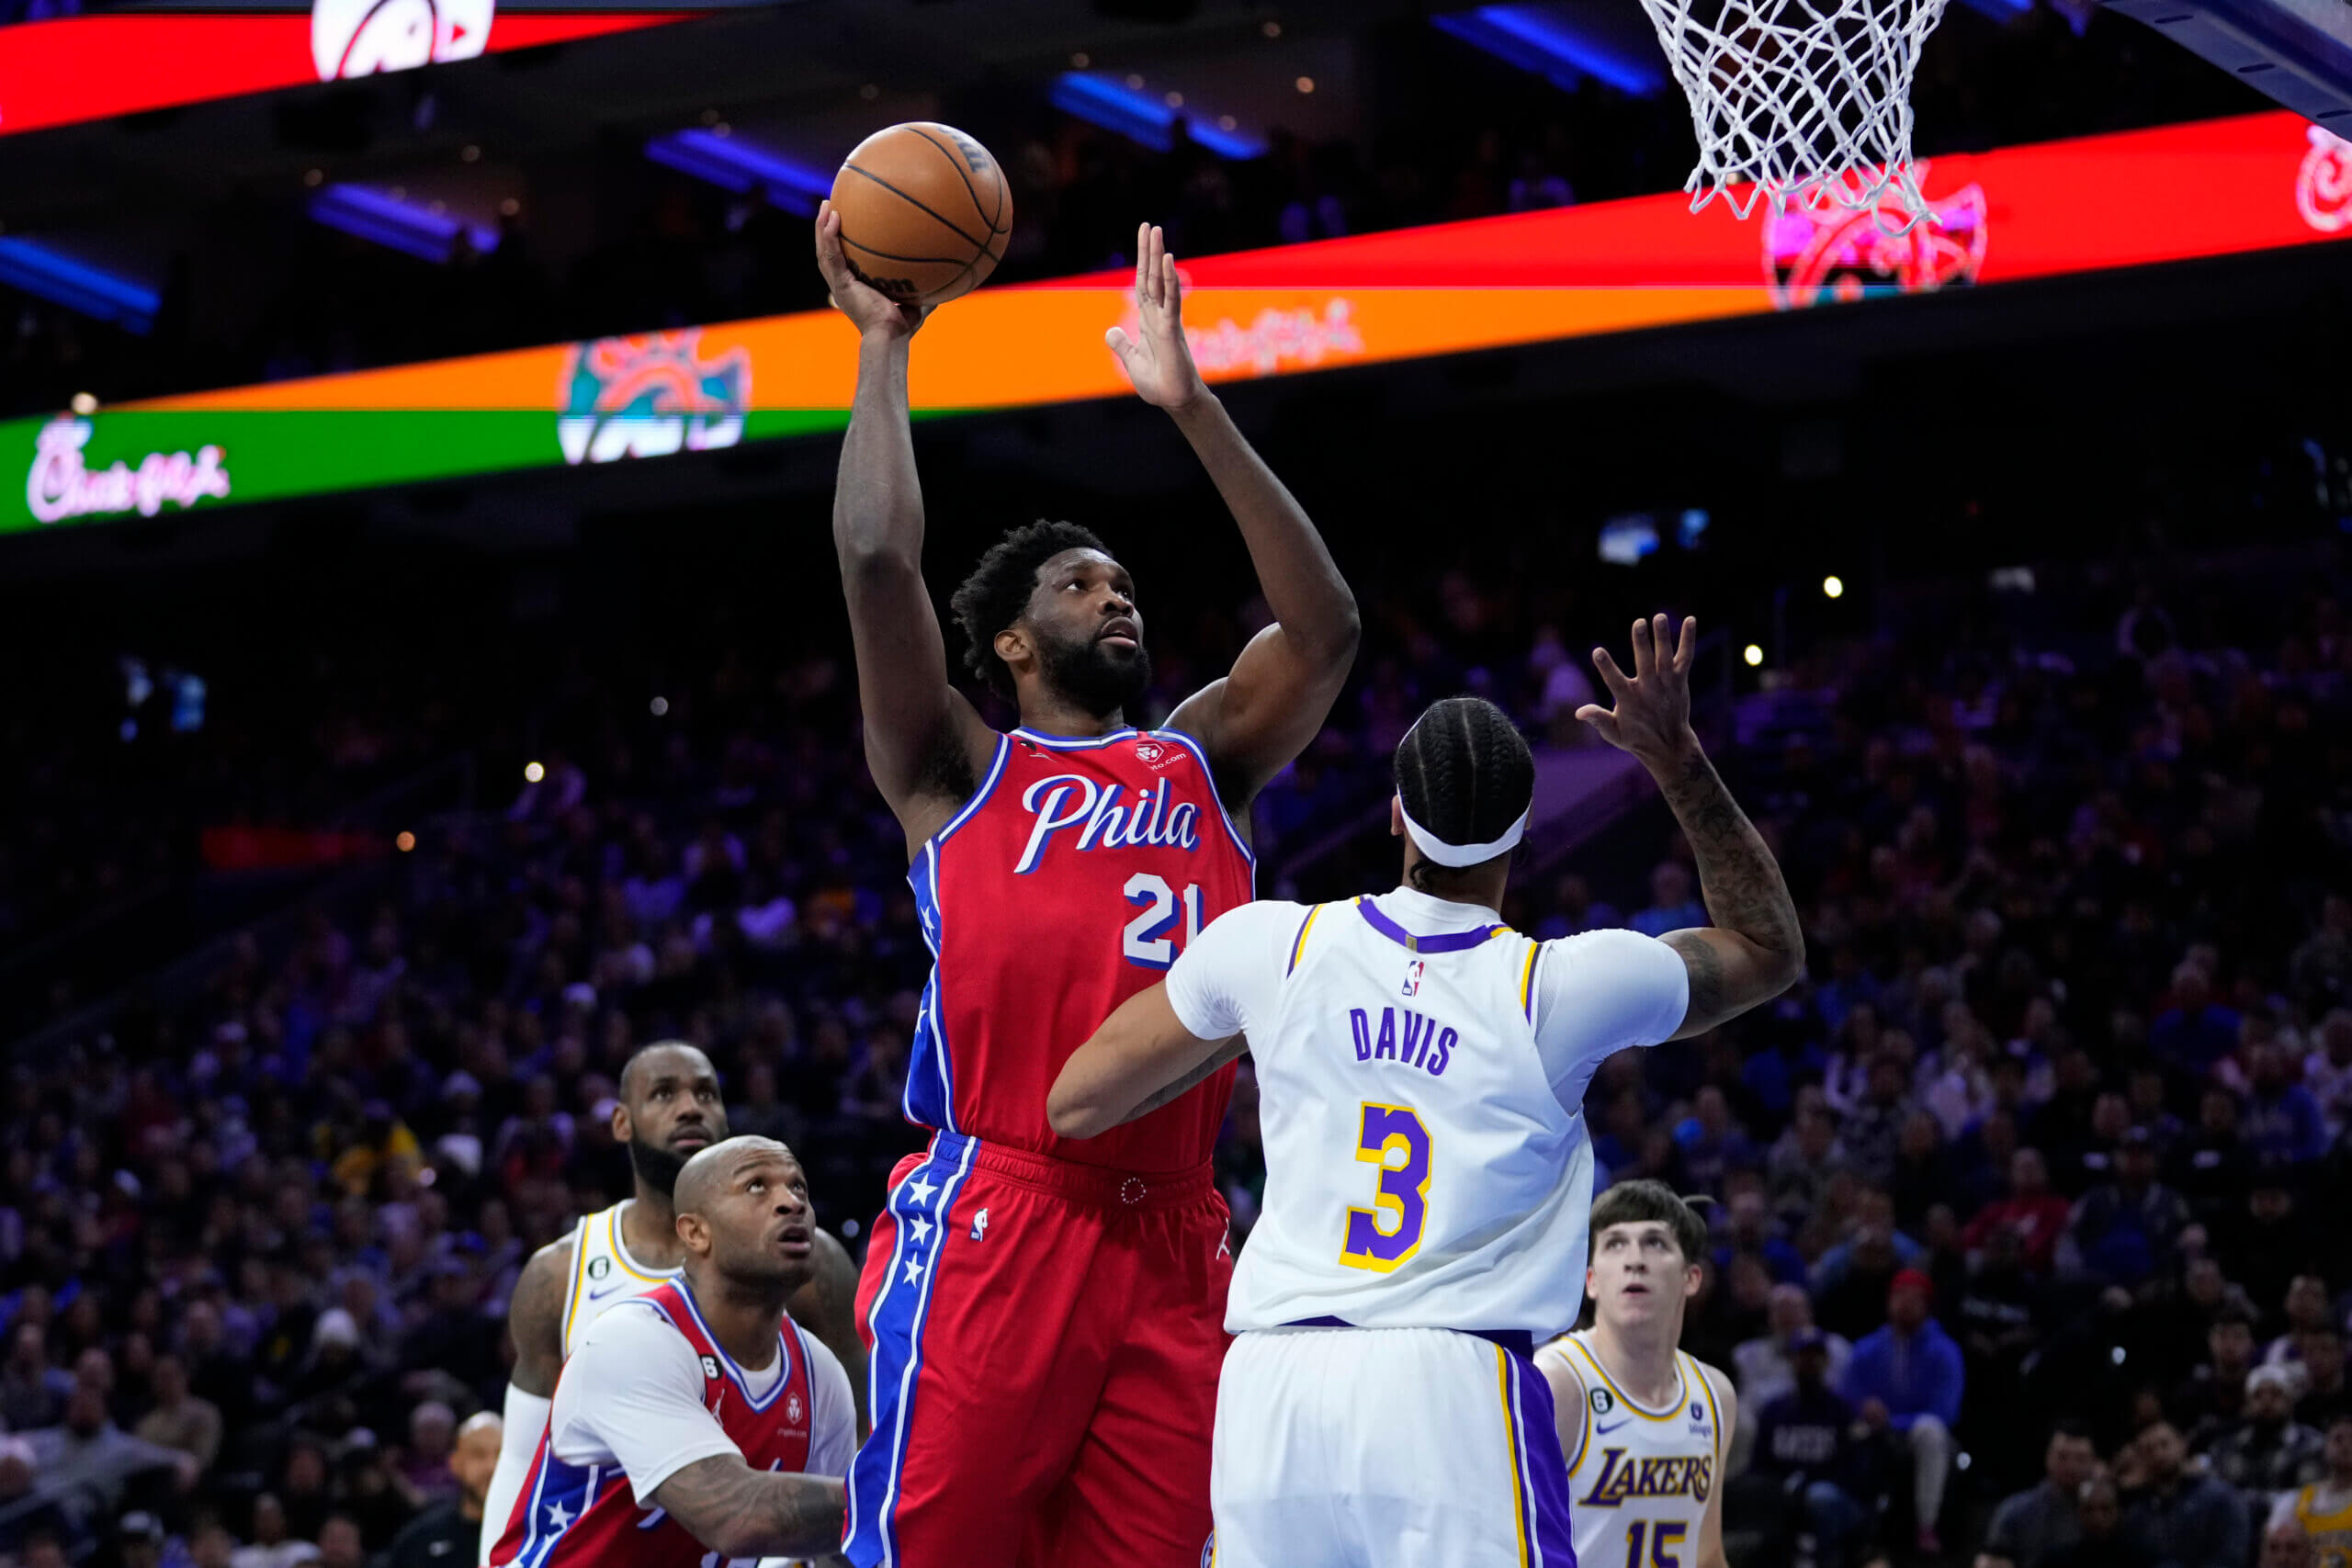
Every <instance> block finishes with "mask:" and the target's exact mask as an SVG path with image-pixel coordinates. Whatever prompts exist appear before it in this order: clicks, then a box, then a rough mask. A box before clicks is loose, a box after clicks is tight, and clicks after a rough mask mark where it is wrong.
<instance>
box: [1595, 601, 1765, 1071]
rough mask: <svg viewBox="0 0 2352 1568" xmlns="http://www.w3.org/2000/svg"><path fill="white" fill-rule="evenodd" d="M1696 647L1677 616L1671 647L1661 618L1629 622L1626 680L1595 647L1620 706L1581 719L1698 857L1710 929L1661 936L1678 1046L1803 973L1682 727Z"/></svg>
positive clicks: (1755, 853) (1746, 841) (1738, 831)
mask: <svg viewBox="0 0 2352 1568" xmlns="http://www.w3.org/2000/svg"><path fill="white" fill-rule="evenodd" d="M1698 650H1699V625H1698V622H1697V621H1695V620H1692V619H1691V618H1689V617H1687V616H1686V617H1685V618H1684V620H1683V622H1682V634H1681V640H1680V642H1679V643H1670V642H1669V640H1668V637H1667V618H1666V617H1665V616H1664V615H1657V616H1653V617H1652V618H1651V619H1649V620H1645V621H1635V622H1634V673H1633V674H1632V675H1631V676H1628V675H1627V674H1625V672H1624V671H1622V670H1620V669H1619V668H1618V667H1617V661H1616V660H1614V659H1611V657H1610V656H1609V650H1608V649H1605V648H1596V649H1593V650H1592V662H1593V667H1594V668H1595V669H1597V670H1599V671H1600V678H1601V680H1602V681H1604V682H1607V683H1608V686H1609V691H1610V694H1611V697H1612V698H1613V699H1614V700H1615V704H1616V705H1615V706H1614V707H1613V708H1604V707H1601V706H1600V705H1598V704H1593V703H1588V704H1586V705H1584V706H1583V707H1580V708H1578V709H1577V717H1578V718H1580V719H1582V720H1584V722H1585V723H1587V724H1589V725H1590V726H1592V728H1595V729H1597V730H1599V731H1600V736H1601V739H1605V740H1607V741H1608V742H1609V743H1610V744H1611V746H1614V747H1616V748H1617V749H1618V750H1623V751H1629V752H1631V753H1633V755H1634V757H1635V758H1636V759H1638V760H1639V761H1641V763H1642V765H1643V766H1644V767H1645V768H1647V769H1648V770H1649V771H1650V776H1651V777H1652V778H1654V779H1656V780H1657V786H1658V788H1659V790H1660V791H1661V792H1663V793H1664V795H1666V802H1667V804H1668V806H1669V807H1673V809H1674V818H1675V820H1676V821H1678V822H1679V823H1681V824H1682V831H1683V835H1684V836H1685V837H1686V838H1688V839H1689V840H1691V852H1692V853H1693V854H1695V855H1696V856H1697V857H1698V861H1699V891H1700V894H1701V896H1702V897H1704V898H1705V899H1706V902H1707V914H1708V916H1709V917H1710V918H1711V919H1713V920H1714V922H1715V923H1714V925H1713V927H1708V928H1702V929H1699V930H1695V931H1670V932H1668V934H1667V936H1666V937H1665V939H1664V940H1665V942H1667V944H1668V946H1670V947H1672V948H1673V949H1675V951H1677V952H1678V953H1681V954H1682V962H1683V964H1685V965H1686V966H1687V967H1688V968H1689V969H1690V972H1691V1007H1690V1010H1689V1011H1688V1012H1687V1013H1686V1014H1685V1015H1684V1016H1683V1020H1682V1027H1681V1028H1680V1029H1679V1030H1677V1031H1675V1032H1674V1034H1673V1036H1672V1038H1674V1039H1677V1040H1682V1039H1687V1038H1689V1037H1690V1036H1691V1035H1693V1034H1703V1033H1705V1032H1707V1031H1708V1030H1710V1029H1713V1028H1714V1027H1715V1026H1716V1025H1717V1024H1719V1023H1721V1022H1723V1021H1724V1020H1726V1019H1730V1018H1736V1017H1737V1016H1738V1015H1739V1014H1741V1013H1743V1012H1746V1011H1747V1010H1748V1009H1750V1008H1752V1007H1755V1006H1757V1005H1758V1004H1759V1003H1762V1002H1767V1001H1770V1000H1771V999H1772V998H1774V997H1777V996H1779V995H1780V994H1781V992H1782V991H1785V990H1787V989H1788V988H1789V987H1791V986H1792V985H1794V984H1796V982H1797V979H1798V977H1799V976H1802V975H1803V974H1804V931H1803V929H1802V928H1801V927H1800V926H1799V925H1798V923H1797V910H1796V904H1795V902H1794V900H1792V898H1791V897H1789V885H1788V883H1787V882H1785V881H1784V880H1782V878H1781V867H1780V864H1779V863H1778V862H1776V861H1774V860H1773V858H1772V852H1771V851H1770V849H1768V848H1766V847H1765V843H1764V839H1763V835H1761V834H1759V833H1758V832H1757V830H1756V827H1755V824H1753V823H1751V822H1750V821H1748V819H1747V813H1746V812H1744V811H1742V810H1740V808H1739V803H1738V802H1737V801H1735V800H1734V799H1732V797H1731V791H1729V790H1728V789H1726V788H1724V781H1723V780H1722V779H1721V778H1720V777H1719V776H1717V774H1716V773H1715V767H1714V764H1713V762H1710V761H1707V753H1706V751H1705V750H1704V749H1703V748H1702V747H1701V746H1700V744H1699V737H1698V735H1697V734H1696V733H1695V732H1694V731H1693V730H1692V729H1691V660H1693V659H1694V658H1696V657H1697V655H1698Z"/></svg>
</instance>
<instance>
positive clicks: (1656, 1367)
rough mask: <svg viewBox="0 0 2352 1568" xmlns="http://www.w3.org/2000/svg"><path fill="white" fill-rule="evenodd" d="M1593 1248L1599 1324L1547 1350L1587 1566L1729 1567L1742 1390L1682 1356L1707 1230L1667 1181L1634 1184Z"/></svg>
mask: <svg viewBox="0 0 2352 1568" xmlns="http://www.w3.org/2000/svg"><path fill="white" fill-rule="evenodd" d="M1591 1238H1592V1239H1591V1260H1590V1262H1589V1264H1588V1265H1587V1266H1586V1269H1585V1290H1586V1292H1587V1293H1589V1295H1590V1296H1591V1297H1592V1303H1593V1322H1592V1326H1591V1327H1590V1328H1587V1329H1582V1330H1580V1331H1578V1332H1577V1333H1574V1334H1566V1335H1562V1336H1561V1337H1559V1338H1557V1339H1555V1340H1553V1341H1552V1342H1551V1343H1550V1344H1548V1345H1545V1346H1544V1347H1542V1348H1540V1349H1538V1350H1537V1351H1536V1352H1535V1365H1536V1366H1537V1368H1538V1369H1540V1370H1541V1371H1543V1373H1544V1379H1545V1381H1547V1382H1549V1383H1550V1384H1551V1385H1552V1403H1553V1407H1554V1409H1555V1411H1556V1413H1557V1417H1558V1421H1559V1431H1560V1452H1561V1457H1562V1458H1563V1459H1564V1460H1565V1461H1566V1462H1567V1465H1568V1481H1569V1495H1570V1497H1571V1499H1572V1503H1571V1506H1572V1507H1573V1509H1574V1513H1575V1517H1576V1540H1577V1562H1579V1563H1581V1564H1584V1565H1586V1568H1619V1564H1621V1563H1622V1564H1623V1565H1624V1568H1648V1565H1650V1564H1652V1563H1657V1562H1679V1561H1682V1560H1683V1559H1684V1554H1685V1553H1695V1554H1696V1562H1697V1568H1724V1499H1723V1481H1724V1454H1725V1453H1726V1452H1727V1451H1729V1450H1730V1447H1731V1433H1732V1427H1733V1424H1734V1423H1735V1422H1736V1420H1737V1419H1738V1401H1737V1399H1736V1396H1735V1395H1734V1394H1733V1393H1732V1387H1731V1379H1729V1378H1727V1377H1725V1376H1724V1374H1723V1373H1722V1372H1720V1371H1717V1370H1716V1369H1714V1368H1713V1367H1711V1366H1708V1365H1707V1364H1706V1363H1705V1362H1703V1361H1701V1360H1699V1359H1696V1358H1694V1357H1692V1356H1690V1355H1687V1354H1685V1353H1684V1352H1683V1351H1682V1350H1680V1349H1679V1348H1677V1347H1678V1346H1679V1343H1680V1341H1681V1338H1682V1314H1683V1309H1684V1308H1685V1306H1687V1305H1688V1304H1689V1303H1690V1300H1691V1297H1692V1296H1694V1295H1697V1294H1698V1293H1699V1280H1700V1276H1701V1259H1702V1258H1705V1256H1706V1250H1707V1224H1706V1222H1705V1221H1704V1220H1702V1219H1701V1218H1700V1217H1699V1216H1698V1214H1697V1213H1696V1212H1694V1211H1693V1210H1692V1209H1691V1205H1690V1204H1689V1203H1687V1202H1685V1201H1682V1199H1680V1198H1679V1197H1677V1196H1676V1195H1675V1193H1674V1190H1673V1189H1671V1188H1669V1187H1668V1186H1667V1185H1666V1184H1665V1183H1663V1182H1658V1181H1627V1182H1621V1183H1620V1184H1618V1185H1617V1186H1615V1187H1611V1189H1609V1190H1608V1191H1606V1192H1604V1193H1602V1194H1601V1195H1600V1200H1599V1201H1597V1202H1595V1203H1594V1204H1593V1206H1592V1223H1591Z"/></svg>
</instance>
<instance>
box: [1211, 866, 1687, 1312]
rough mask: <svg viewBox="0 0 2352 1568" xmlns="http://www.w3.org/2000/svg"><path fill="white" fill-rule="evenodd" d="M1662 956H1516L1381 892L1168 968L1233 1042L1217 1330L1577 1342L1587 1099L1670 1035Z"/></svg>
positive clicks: (1488, 937)
mask: <svg viewBox="0 0 2352 1568" xmlns="http://www.w3.org/2000/svg"><path fill="white" fill-rule="evenodd" d="M1688 996H1689V979H1688V976H1687V973H1686V971H1685V970H1684V968H1683V964H1682V959H1681V956H1680V954H1679V953H1675V952H1674V951H1673V950H1672V949H1670V948H1668V947H1666V946H1665V945H1664V944H1662V943H1660V942H1656V941H1654V940H1653V939H1651V938H1649V937H1645V936H1641V935H1639V934H1637V933H1634V932H1632V931H1594V932H1589V933H1586V934H1585V935H1582V936H1577V937H1570V938H1568V939H1566V940H1565V941H1563V942H1532V941H1530V940H1529V939H1528V938H1526V937H1523V936H1521V935H1520V934H1519V933H1518V932H1516V931H1511V930H1510V928H1508V927H1506V926H1503V925H1501V924H1500V923H1499V922H1498V919H1497V918H1496V916H1495V914H1494V912H1493V911H1492V910H1487V909H1480V908H1475V907H1473V906H1470V905H1466V904H1460V903H1454V902H1451V901H1448V900H1445V899H1440V898H1435V897H1430V896H1428V895H1426V894H1422V893H1419V892H1417V891H1414V890H1413V889H1410V888H1398V889H1397V890H1396V891H1395V892H1392V893H1385V894H1383V895H1381V896H1380V897H1377V898H1369V897H1367V898H1358V899H1355V900H1352V901H1351V902H1347V903H1339V904H1324V905H1318V906H1316V907H1313V908H1307V907H1305V906H1302V905H1297V904H1281V903H1271V902H1261V903H1256V904H1250V905H1247V906H1244V907H1243V908H1239V909H1235V910H1233V911H1231V912H1229V913H1227V914H1226V915H1225V916H1223V917H1221V918H1220V919H1217V920H1216V922H1214V923H1213V924H1212V925H1211V926H1210V927H1209V929H1208V930H1207V931H1204V932H1202V933H1201V935H1200V936H1199V937H1198V938H1196V939H1194V941H1193V943H1192V944H1191V945H1190V946H1189V947H1188V948H1187V949H1186V950H1185V952H1184V953H1183V954H1182V955H1181V956H1180V957H1179V958H1178V960H1177V962H1176V964H1174V966H1173V967H1172V968H1171V969H1170V973H1169V978H1168V998H1169V1001H1170V1005H1171V1007H1173V1009H1174V1010H1175V1012H1176V1016H1177V1018H1178V1019H1179V1020H1180V1021H1182V1023H1183V1025H1184V1027H1185V1028H1186V1029H1187V1030H1189V1031H1191V1032H1193V1033H1194V1034H1195V1035H1198V1036H1199V1037H1200V1038H1202V1039H1222V1038H1225V1037H1227V1036H1228V1035H1231V1034H1233V1033H1235V1032H1246V1033H1247V1034H1248V1035H1249V1039H1250V1053H1251V1055H1252V1057H1253V1059H1254V1062H1255V1065H1256V1070H1257V1076H1258V1084H1259V1101H1260V1105H1259V1120H1260V1125H1261V1132H1262V1135H1263V1139H1264V1145H1265V1156H1266V1194H1265V1201H1264V1204H1263V1207H1262V1209H1261V1214H1260V1218H1259V1221H1258V1224H1257V1227H1256V1228H1255V1229H1254V1230H1253V1231H1251V1233H1250V1239H1249V1244H1248V1245H1247V1246H1246V1247H1244V1248H1243V1249H1242V1253H1241V1257H1240V1260H1239V1262H1238V1265H1237V1267H1236V1269H1235V1272H1234V1278H1233V1287H1232V1292H1231V1294H1230V1295H1229V1296H1228V1298H1227V1311H1226V1327H1227V1329H1228V1330H1230V1331H1232V1332H1234V1333H1241V1332H1244V1331H1247V1330H1250V1329H1261V1328H1274V1327H1280V1326H1282V1325H1287V1324H1298V1323H1317V1322H1332V1321H1337V1322H1339V1323H1342V1324H1346V1325H1353V1326H1356V1327H1361V1328H1456V1329H1466V1330H1474V1331H1505V1332H1509V1331H1520V1332H1525V1333H1528V1334H1531V1335H1533V1336H1535V1337H1538V1338H1542V1337H1548V1336H1550V1335H1552V1334H1555V1333H1558V1332H1559V1331H1561V1330H1562V1329H1565V1328H1566V1327H1568V1326H1570V1325H1572V1324H1574V1322H1575V1321H1576V1317H1577V1310H1578V1308H1579V1307H1580V1306H1581V1305H1582V1303H1583V1299H1584V1269H1585V1222H1586V1217H1587V1215H1588V1213H1589V1210H1590V1207H1591V1201H1592V1154H1591V1149H1590V1145H1589V1140H1588V1139H1587V1136H1586V1133H1585V1125H1584V1118H1583V1114H1582V1111H1581V1106H1582V1101H1583V1098H1584V1088H1585V1084H1586V1083H1587V1082H1588V1081H1589V1078H1590V1077H1591V1075H1592V1072H1593V1070H1594V1069H1595V1068H1596V1067H1597V1066H1599V1065H1600V1061H1601V1060H1602V1059H1603V1058H1604V1057H1606V1056H1608V1055H1610V1054H1611V1053H1612V1052H1614V1051H1616V1050H1618V1049H1620V1048H1621V1047H1623V1046H1626V1045H1633V1044H1651V1043H1656V1042H1657V1041H1659V1040H1662V1039H1664V1038H1666V1037H1667V1036H1668V1035H1669V1034H1671V1033H1672V1032H1674V1031H1675V1029H1677V1028H1678V1027H1679V1026H1680V1023H1681V1021H1682V1015H1683V1011H1684V1009H1685V1006H1686V1004H1687V1001H1688Z"/></svg>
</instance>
